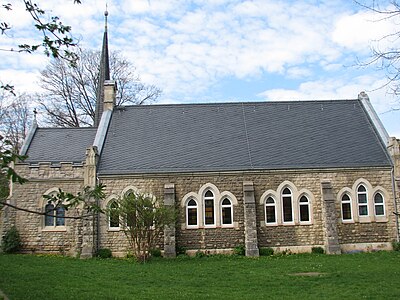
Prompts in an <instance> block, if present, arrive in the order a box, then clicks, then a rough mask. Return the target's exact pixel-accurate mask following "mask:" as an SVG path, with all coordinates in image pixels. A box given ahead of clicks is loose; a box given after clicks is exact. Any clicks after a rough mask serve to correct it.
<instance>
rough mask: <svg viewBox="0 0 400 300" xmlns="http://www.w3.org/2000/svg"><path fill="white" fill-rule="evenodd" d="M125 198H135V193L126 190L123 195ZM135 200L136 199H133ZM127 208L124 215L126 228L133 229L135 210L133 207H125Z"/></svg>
mask: <svg viewBox="0 0 400 300" xmlns="http://www.w3.org/2000/svg"><path fill="white" fill-rule="evenodd" d="M124 196H125V198H129V197H132V198H133V197H135V192H134V191H132V190H128V191H127V192H126V193H125V195H124ZM133 199H136V198H133ZM126 207H127V210H128V211H127V213H126V226H128V227H135V226H136V213H135V212H134V211H135V208H134V207H133V205H126Z"/></svg>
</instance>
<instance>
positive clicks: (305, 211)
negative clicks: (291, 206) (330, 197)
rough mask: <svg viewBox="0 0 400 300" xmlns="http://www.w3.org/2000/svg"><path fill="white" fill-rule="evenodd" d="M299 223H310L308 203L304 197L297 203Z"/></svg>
mask: <svg viewBox="0 0 400 300" xmlns="http://www.w3.org/2000/svg"><path fill="white" fill-rule="evenodd" d="M299 213H300V222H310V202H309V200H308V198H307V197H306V196H301V198H300V201H299Z"/></svg>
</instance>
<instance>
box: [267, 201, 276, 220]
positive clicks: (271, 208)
mask: <svg viewBox="0 0 400 300" xmlns="http://www.w3.org/2000/svg"><path fill="white" fill-rule="evenodd" d="M265 223H267V224H276V204H275V200H274V198H272V197H268V198H267V200H265Z"/></svg>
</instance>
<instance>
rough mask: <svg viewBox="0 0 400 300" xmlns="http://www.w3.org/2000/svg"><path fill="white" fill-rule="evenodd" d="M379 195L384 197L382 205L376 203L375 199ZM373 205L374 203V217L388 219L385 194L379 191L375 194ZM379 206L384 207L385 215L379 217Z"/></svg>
mask: <svg viewBox="0 0 400 300" xmlns="http://www.w3.org/2000/svg"><path fill="white" fill-rule="evenodd" d="M378 194H379V195H381V197H382V203H376V202H375V197H376V196H377V195H378ZM373 203H374V215H375V217H376V218H381V217H386V207H385V197H384V195H383V193H382V192H381V191H377V192H375V193H374V196H373ZM377 206H382V207H383V215H377V214H376V207H377Z"/></svg>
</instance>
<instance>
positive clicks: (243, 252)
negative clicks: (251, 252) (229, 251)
mask: <svg viewBox="0 0 400 300" xmlns="http://www.w3.org/2000/svg"><path fill="white" fill-rule="evenodd" d="M233 254H235V255H240V256H245V255H246V247H245V245H239V246H236V247H235V248H233Z"/></svg>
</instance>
